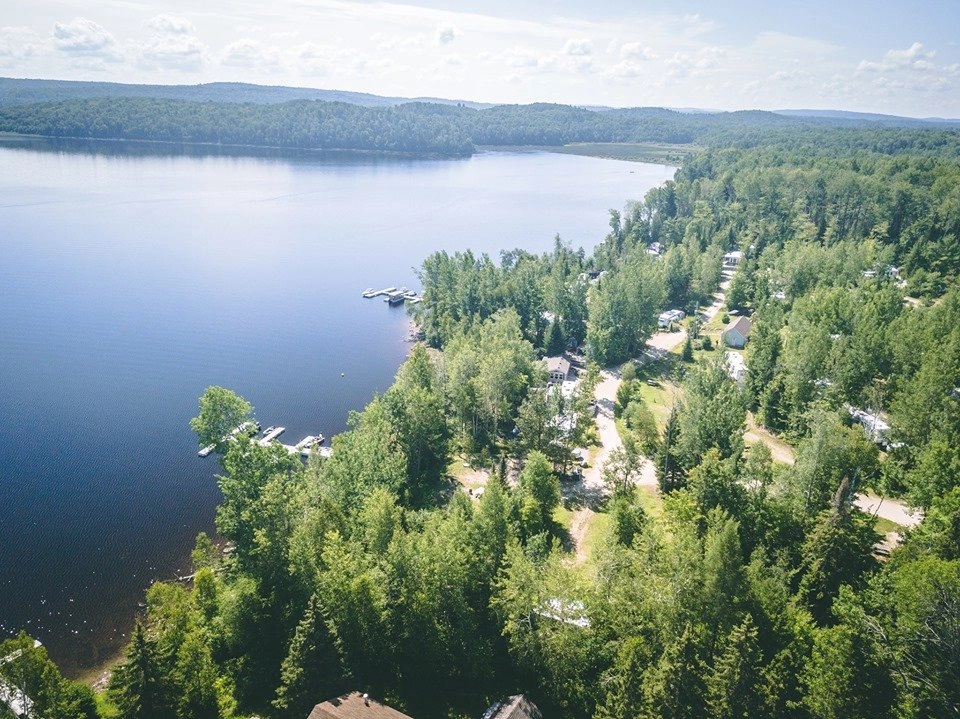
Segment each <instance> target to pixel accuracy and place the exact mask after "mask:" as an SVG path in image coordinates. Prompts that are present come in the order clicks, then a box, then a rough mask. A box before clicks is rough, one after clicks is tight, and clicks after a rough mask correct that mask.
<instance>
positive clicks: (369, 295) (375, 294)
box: [362, 287, 397, 300]
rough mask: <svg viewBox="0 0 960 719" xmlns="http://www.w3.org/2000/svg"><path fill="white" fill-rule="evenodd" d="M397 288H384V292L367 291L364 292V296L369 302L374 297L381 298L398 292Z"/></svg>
mask: <svg viewBox="0 0 960 719" xmlns="http://www.w3.org/2000/svg"><path fill="white" fill-rule="evenodd" d="M396 291H397V288H396V287H384V288H383V289H382V290H374V289H367V290H364V291H363V293H362V294H363V296H364V297H366V298H367V299H368V300H369V299H371V298H373V297H380V296H381V295H388V294H390V293H391V292H396Z"/></svg>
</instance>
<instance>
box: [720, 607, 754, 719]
mask: <svg viewBox="0 0 960 719" xmlns="http://www.w3.org/2000/svg"><path fill="white" fill-rule="evenodd" d="M762 660H763V657H762V656H761V653H760V646H759V644H758V642H757V627H756V626H755V625H754V623H753V618H752V617H751V616H750V615H749V614H748V615H746V617H744V620H743V622H741V623H740V624H739V625H737V626H735V627H734V628H733V629H732V630H731V632H730V635H729V636H728V637H727V642H726V647H724V649H723V652H722V653H721V654H720V656H719V657H718V658H717V660H716V662H715V663H714V665H713V668H712V669H711V670H710V672H709V673H708V674H707V676H706V683H707V710H708V711H709V716H711V717H714V719H734V718H735V717H750V718H751V719H760V717H763V716H765V712H764V701H763V691H762V684H763V682H762V679H763V677H762V676H761V674H760V667H761V666H762V663H763V661H762Z"/></svg>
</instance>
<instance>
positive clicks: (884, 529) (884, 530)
mask: <svg viewBox="0 0 960 719" xmlns="http://www.w3.org/2000/svg"><path fill="white" fill-rule="evenodd" d="M873 528H874V529H876V530H877V532H879V533H880V534H884V535H886V534H890V532H902V531H903V526H902V525H899V524H897V523H896V522H893V521H891V520H889V519H884V518H883V517H877V520H876V522H875V523H874V525H873Z"/></svg>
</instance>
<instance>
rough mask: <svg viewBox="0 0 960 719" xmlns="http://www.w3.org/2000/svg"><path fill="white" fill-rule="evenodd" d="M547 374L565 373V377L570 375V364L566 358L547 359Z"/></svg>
mask: <svg viewBox="0 0 960 719" xmlns="http://www.w3.org/2000/svg"><path fill="white" fill-rule="evenodd" d="M546 359H547V372H550V373H551V374H552V373H554V372H561V373H563V375H564V377H566V376H567V375H568V374H570V362H569V361H568V360H567V359H566V358H565V357H547V358H546Z"/></svg>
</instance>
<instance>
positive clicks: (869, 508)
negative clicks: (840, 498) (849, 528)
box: [854, 494, 923, 528]
mask: <svg viewBox="0 0 960 719" xmlns="http://www.w3.org/2000/svg"><path fill="white" fill-rule="evenodd" d="M854 503H855V504H856V505H857V507H858V508H859V509H861V510H863V511H864V512H866V513H867V514H875V515H877V516H878V517H882V518H883V519H888V520H890V521H891V522H893V523H895V524H899V525H900V526H901V527H907V528H910V527H916V526H917V525H918V524H920V522H921V521H922V520H923V512H922V511H921V510H919V509H917V510H914V511H910V508H909V507H907V505H906V504H904V503H903V502H901V501H900V500H899V499H890V498H889V497H878V496H876V495H874V494H858V495H857V499H856V501H855V502H854Z"/></svg>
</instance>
